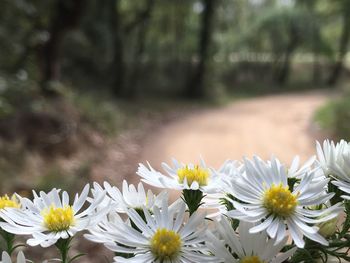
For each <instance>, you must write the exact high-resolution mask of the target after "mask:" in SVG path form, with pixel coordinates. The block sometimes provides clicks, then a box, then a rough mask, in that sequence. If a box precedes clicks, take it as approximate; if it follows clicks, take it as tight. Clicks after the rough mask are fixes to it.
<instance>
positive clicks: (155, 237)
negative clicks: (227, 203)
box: [85, 200, 216, 263]
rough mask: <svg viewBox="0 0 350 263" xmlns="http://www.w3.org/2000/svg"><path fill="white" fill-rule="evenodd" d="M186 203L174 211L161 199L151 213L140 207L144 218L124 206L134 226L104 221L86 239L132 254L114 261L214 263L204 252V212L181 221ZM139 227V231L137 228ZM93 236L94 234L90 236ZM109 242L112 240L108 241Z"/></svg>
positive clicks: (116, 250)
mask: <svg viewBox="0 0 350 263" xmlns="http://www.w3.org/2000/svg"><path fill="white" fill-rule="evenodd" d="M185 210H186V205H185V204H184V203H183V202H182V204H181V206H180V207H179V209H178V210H177V211H175V210H174V209H172V210H170V209H168V203H167V201H166V200H163V202H162V206H161V209H159V208H158V207H156V206H155V207H154V209H153V215H151V214H150V212H149V211H148V209H146V208H145V207H143V215H144V219H143V218H142V217H141V216H140V214H139V213H138V212H137V211H136V210H135V209H128V211H127V214H128V216H129V218H130V221H131V222H133V224H134V228H133V227H131V226H130V225H129V224H125V223H123V222H120V221H118V222H117V223H114V222H111V223H107V222H105V223H104V225H103V226H101V227H100V229H99V232H100V233H98V235H95V233H96V231H97V230H96V231H94V232H92V233H91V235H85V237H86V238H88V239H90V240H92V241H97V242H103V239H104V240H105V242H104V243H105V246H106V247H107V248H109V249H110V250H112V251H115V252H119V253H129V254H134V257H132V258H129V259H127V258H123V257H115V258H114V260H115V262H118V263H120V262H145V263H146V262H147V263H148V262H156V263H161V262H164V263H165V262H167V263H170V262H178V263H195V262H216V261H215V260H214V259H213V257H211V256H209V255H207V254H205V253H206V252H207V250H206V247H205V246H204V244H203V242H204V240H205V230H204V228H202V229H199V226H202V225H203V224H204V221H205V220H204V217H205V216H204V215H203V214H199V213H194V214H193V215H192V216H191V217H190V218H189V220H188V222H187V224H184V218H185V214H186V213H185ZM137 229H139V231H138V230H137ZM94 235H95V236H94ZM112 241H113V242H112Z"/></svg>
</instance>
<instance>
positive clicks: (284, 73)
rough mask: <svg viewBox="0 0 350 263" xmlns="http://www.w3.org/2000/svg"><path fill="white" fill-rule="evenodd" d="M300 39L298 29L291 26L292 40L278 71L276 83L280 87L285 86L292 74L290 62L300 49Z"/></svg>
mask: <svg viewBox="0 0 350 263" xmlns="http://www.w3.org/2000/svg"><path fill="white" fill-rule="evenodd" d="M298 43H299V37H298V31H297V29H296V28H295V27H294V26H293V25H291V27H290V39H289V43H288V45H287V48H286V52H285V54H284V59H283V63H282V67H281V69H280V70H279V71H278V74H277V78H276V81H277V83H278V84H280V85H284V84H285V83H286V82H287V81H288V78H289V73H290V62H291V60H292V57H293V53H294V51H295V50H296V48H297V47H298Z"/></svg>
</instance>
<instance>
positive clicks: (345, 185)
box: [317, 140, 350, 200]
mask: <svg viewBox="0 0 350 263" xmlns="http://www.w3.org/2000/svg"><path fill="white" fill-rule="evenodd" d="M317 154H318V159H319V165H320V166H321V167H322V169H323V170H324V172H325V174H326V175H328V176H331V177H332V178H334V179H335V180H334V181H332V184H334V185H336V186H337V187H338V188H339V189H340V190H342V191H343V192H345V193H348V194H350V145H349V144H348V143H347V142H346V141H344V140H341V141H340V142H339V143H337V144H334V142H333V141H331V142H330V141H328V140H325V141H324V142H323V148H322V147H321V144H320V143H319V142H317ZM341 197H342V198H344V199H347V200H350V196H348V195H342V196H341Z"/></svg>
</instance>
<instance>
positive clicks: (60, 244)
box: [56, 237, 72, 263]
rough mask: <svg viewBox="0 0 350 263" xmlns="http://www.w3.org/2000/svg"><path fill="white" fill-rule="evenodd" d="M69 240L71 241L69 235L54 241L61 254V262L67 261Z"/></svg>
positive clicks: (67, 262) (66, 262) (65, 262)
mask: <svg viewBox="0 0 350 263" xmlns="http://www.w3.org/2000/svg"><path fill="white" fill-rule="evenodd" d="M71 241H72V238H71V237H69V238H67V239H63V238H61V239H59V240H58V241H57V242H56V247H57V249H58V251H59V252H60V254H61V260H62V261H61V262H62V263H69V259H68V252H69V249H70V242H71Z"/></svg>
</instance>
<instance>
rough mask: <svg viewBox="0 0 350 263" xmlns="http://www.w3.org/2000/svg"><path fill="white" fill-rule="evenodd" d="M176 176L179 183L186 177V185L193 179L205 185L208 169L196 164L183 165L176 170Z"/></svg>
mask: <svg viewBox="0 0 350 263" xmlns="http://www.w3.org/2000/svg"><path fill="white" fill-rule="evenodd" d="M177 176H178V180H179V183H181V184H182V183H183V182H184V180H185V178H186V180H187V183H188V185H191V184H192V183H193V182H194V181H196V182H197V183H198V184H199V185H200V186H205V185H207V184H208V178H209V170H208V169H203V168H200V167H199V166H198V165H196V166H195V167H193V168H190V167H188V166H187V165H186V166H185V167H183V168H180V169H178V170H177Z"/></svg>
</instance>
